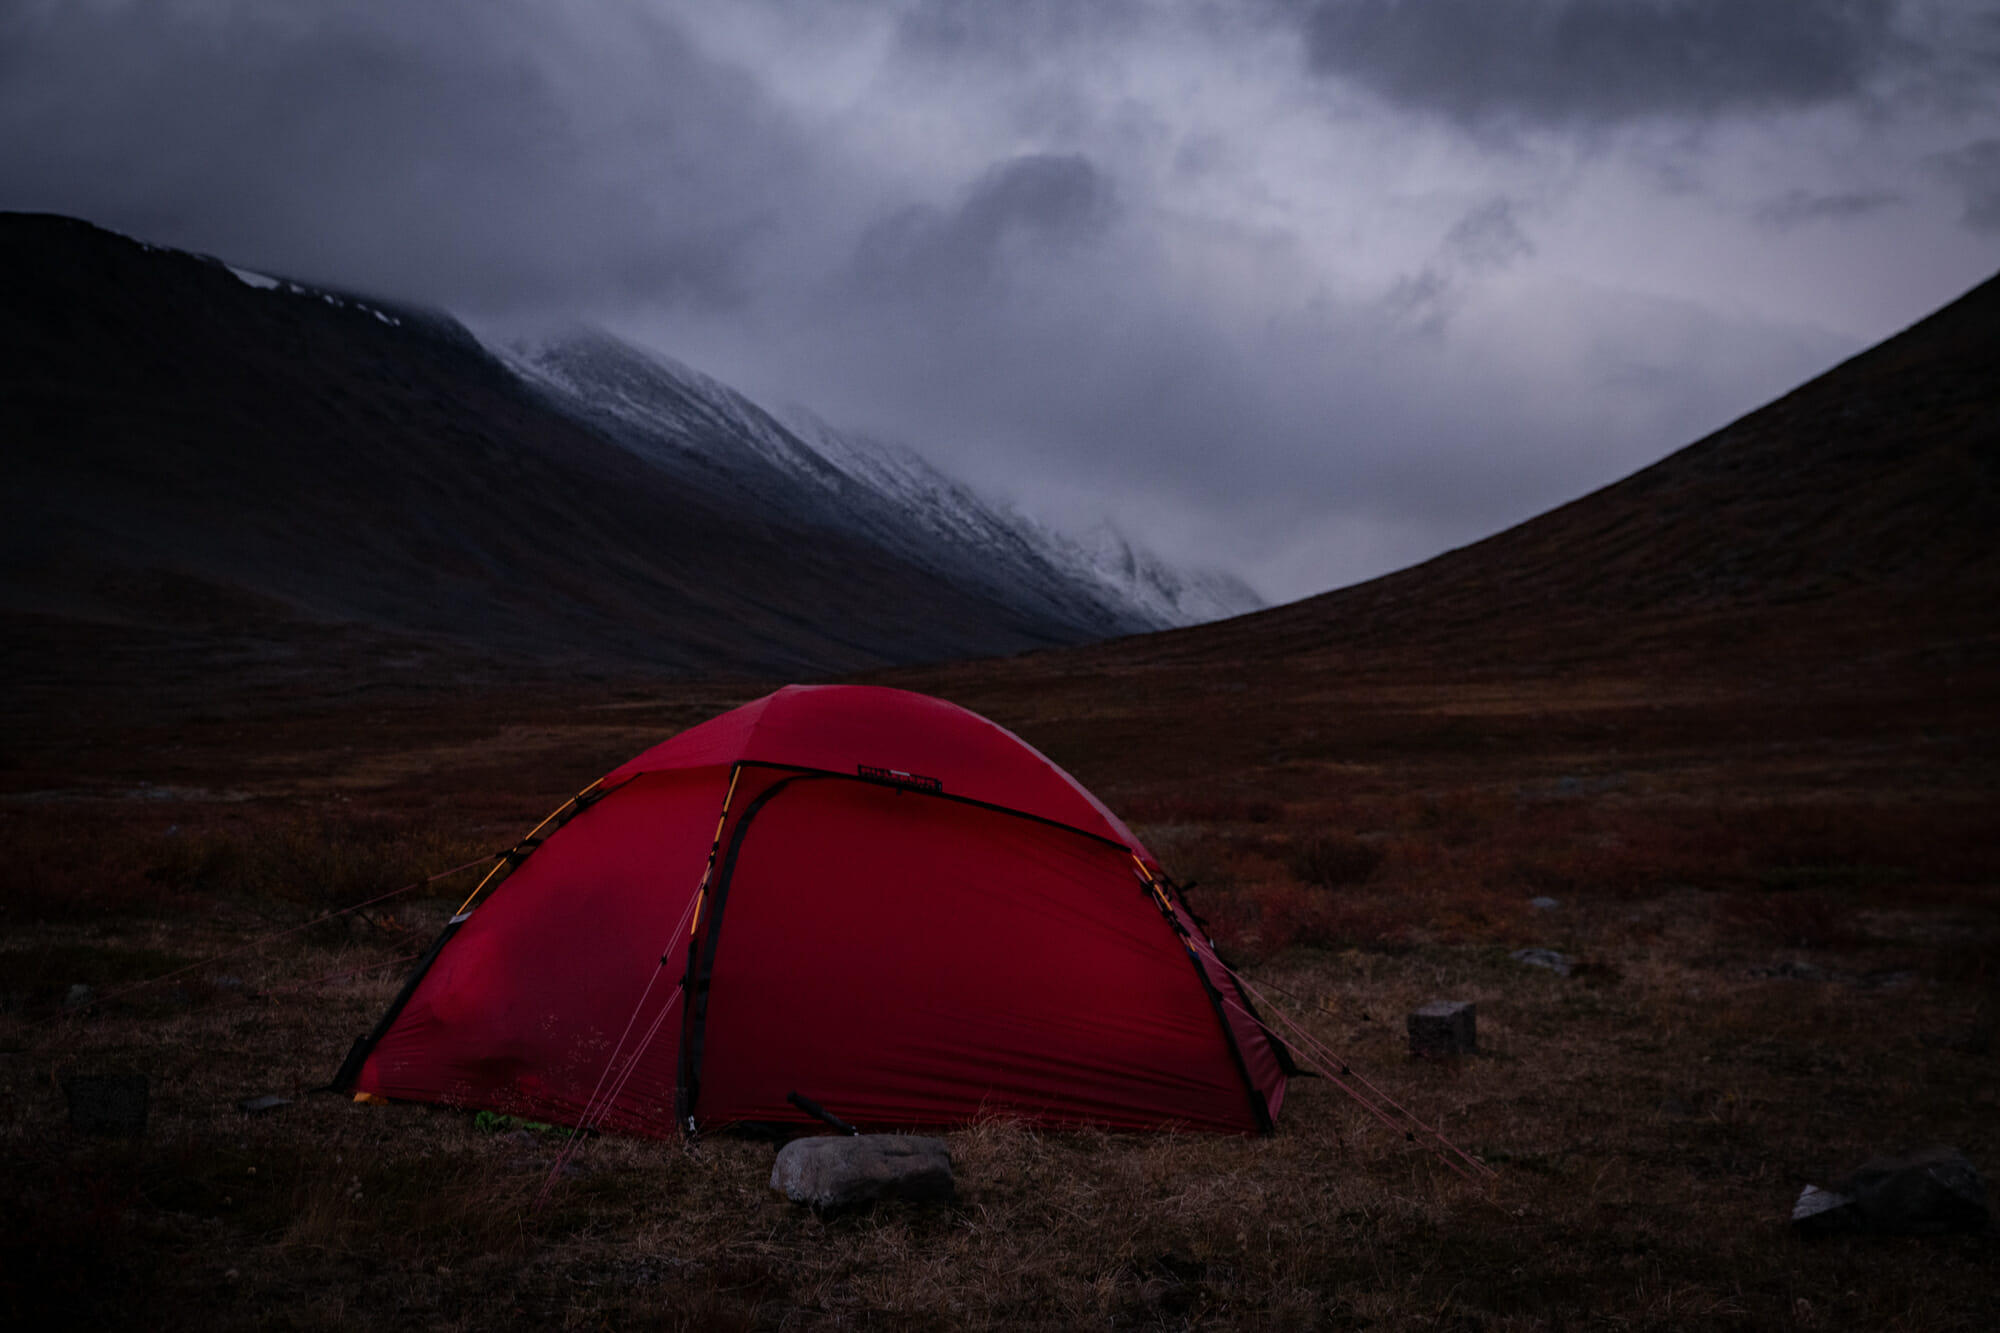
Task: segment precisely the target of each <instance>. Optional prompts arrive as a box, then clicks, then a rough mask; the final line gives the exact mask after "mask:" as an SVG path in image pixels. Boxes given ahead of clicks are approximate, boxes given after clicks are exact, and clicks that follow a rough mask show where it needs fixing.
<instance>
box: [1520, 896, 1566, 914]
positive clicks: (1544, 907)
mask: <svg viewBox="0 0 2000 1333" xmlns="http://www.w3.org/2000/svg"><path fill="white" fill-rule="evenodd" d="M1528 906H1530V907H1532V908H1534V909H1535V910H1536V911H1537V912H1553V911H1555V910H1556V909H1557V908H1558V907H1561V906H1562V899H1560V898H1530V899H1528Z"/></svg>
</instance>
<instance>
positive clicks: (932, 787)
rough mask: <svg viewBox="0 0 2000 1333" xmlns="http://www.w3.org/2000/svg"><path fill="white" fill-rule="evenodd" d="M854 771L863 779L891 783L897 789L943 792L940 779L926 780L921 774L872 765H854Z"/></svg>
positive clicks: (942, 782) (942, 783)
mask: <svg viewBox="0 0 2000 1333" xmlns="http://www.w3.org/2000/svg"><path fill="white" fill-rule="evenodd" d="M854 771H855V772H857V773H859V774H860V775H861V776H862V777H864V778H873V779H874V780H875V781H877V782H893V783H895V784H896V785H897V786H898V787H912V788H914V789H916V790H917V791H943V790H944V780H943V779H942V778H927V777H925V776H924V775H923V774H921V773H905V772H904V771H903V770H902V769H900V768H877V767H876V766H875V765H873V764H856V765H855V766H854Z"/></svg>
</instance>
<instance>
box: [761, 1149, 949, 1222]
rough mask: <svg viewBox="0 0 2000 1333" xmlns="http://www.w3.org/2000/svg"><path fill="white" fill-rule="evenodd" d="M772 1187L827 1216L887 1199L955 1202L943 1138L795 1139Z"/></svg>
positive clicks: (782, 1155)
mask: <svg viewBox="0 0 2000 1333" xmlns="http://www.w3.org/2000/svg"><path fill="white" fill-rule="evenodd" d="M771 1188H772V1189H774V1190H779V1191H781V1192H782V1193H783V1194H784V1195H785V1197H786V1198H788V1199H790V1200H792V1202H794V1203H804V1204H811V1205H812V1206H813V1207H814V1208H817V1209H820V1210H822V1211H826V1210H832V1209H838V1208H850V1207H854V1206H856V1205H858V1204H866V1203H875V1202H877V1201H879V1200H882V1199H908V1200H911V1201H914V1202H922V1201H926V1200H932V1199H949V1198H951V1197H952V1194H953V1191H954V1188H955V1186H954V1184H953V1181H952V1175H951V1150H950V1149H949V1148H947V1147H946V1146H945V1142H944V1140H943V1139H928V1138H917V1137H915V1136H912V1135H908V1134H857V1135H843V1136H840V1137H831V1138H814V1139H793V1140H792V1141H791V1142H790V1143H787V1144H786V1145H785V1146H784V1147H783V1148H781V1149H779V1150H778V1160H777V1161H776V1162H775V1163H774V1164H773V1165H772V1167H771Z"/></svg>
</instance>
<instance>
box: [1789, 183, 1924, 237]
mask: <svg viewBox="0 0 2000 1333" xmlns="http://www.w3.org/2000/svg"><path fill="white" fill-rule="evenodd" d="M1902 201H1903V197H1902V196H1901V195H1900V194H1898V193H1896V192H1895V191H1894V190H1846V191H1843V192H1841V193H1838V194H1818V193H1815V192H1813V191H1811V190H1787V191H1785V193H1783V194H1781V195H1779V196H1778V197H1777V198H1775V199H1772V200H1771V201H1769V202H1768V203H1766V204H1764V205H1763V206H1762V207H1761V208H1759V209H1758V210H1757V220H1758V221H1759V222H1762V223H1765V224H1766V225H1768V226H1772V227H1776V228H1777V229H1778V230H1780V231H1790V230H1792V229H1793V228H1795V227H1803V226H1806V225H1808V224H1810V223H1814V222H1839V221H1843V220H1846V219H1849V218H1859V217H1866V216H1867V215H1868V214H1870V213H1878V212H1880V211H1881V210H1883V209H1885V208H1894V207H1895V206H1896V205H1897V204H1899V203H1901V202H1902Z"/></svg>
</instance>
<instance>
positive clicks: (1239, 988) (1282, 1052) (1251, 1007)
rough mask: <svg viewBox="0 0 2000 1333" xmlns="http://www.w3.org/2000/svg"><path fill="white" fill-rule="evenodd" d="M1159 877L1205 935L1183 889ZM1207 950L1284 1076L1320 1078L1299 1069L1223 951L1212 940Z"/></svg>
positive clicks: (1288, 1048) (1165, 878) (1289, 1050)
mask: <svg viewBox="0 0 2000 1333" xmlns="http://www.w3.org/2000/svg"><path fill="white" fill-rule="evenodd" d="M1160 878H1161V879H1162V880H1165V882H1166V886H1167V888H1168V889H1169V890H1170V891H1171V892H1172V893H1173V895H1174V901H1175V902H1176V903H1178V904H1180V907H1181V910H1182V911H1184V912H1186V913H1187V914H1188V915H1189V916H1190V917H1193V918H1194V923H1195V924H1196V925H1198V926H1200V927H1201V928H1202V931H1203V933H1204V934H1206V932H1207V930H1208V922H1206V921H1203V920H1202V919H1201V918H1200V917H1199V916H1196V915H1195V910H1194V909H1193V908H1192V907H1189V906H1188V903H1187V899H1186V898H1184V897H1182V896H1181V886H1180V885H1178V884H1176V883H1174V882H1173V881H1172V880H1171V879H1167V877H1166V876H1164V875H1162V876H1161V877H1160ZM1208 949H1209V952H1210V953H1212V954H1214V955H1215V961H1216V962H1218V963H1220V964H1222V970H1223V972H1224V973H1225V974H1226V975H1227V976H1228V977H1229V988H1230V989H1231V990H1233V991H1235V992H1236V998H1237V1000H1239V1001H1240V1002H1241V1003H1242V1005H1243V1012H1245V1013H1246V1014H1249V1015H1250V1021H1251V1022H1253V1023H1255V1024H1256V1025H1257V1030H1258V1031H1259V1032H1262V1033H1263V1034H1264V1042H1265V1044H1266V1045H1268V1046H1269V1047H1270V1048H1271V1054H1272V1056H1274V1057H1275V1058H1276V1059H1277V1061H1278V1068H1279V1070H1280V1071H1282V1072H1283V1073H1284V1075H1285V1077H1286V1078H1299V1077H1306V1078H1317V1077H1318V1075H1316V1074H1305V1073H1302V1071H1301V1070H1300V1069H1299V1063H1298V1061H1296V1060H1294V1059H1293V1058H1292V1051H1291V1048H1290V1047H1289V1046H1287V1045H1285V1043H1284V1039H1283V1038H1281V1037H1279V1036H1278V1034H1277V1033H1275V1032H1273V1031H1271V1025H1270V1024H1269V1023H1266V1022H1265V1021H1264V1016H1263V1015H1262V1014H1260V1013H1258V1012H1257V1006H1256V1005H1255V1004H1254V1003H1252V1002H1251V999H1250V996H1249V995H1248V994H1247V993H1246V992H1245V991H1244V989H1243V982H1242V981H1241V980H1240V979H1238V977H1237V975H1236V969H1235V968H1233V967H1231V966H1230V965H1229V960H1228V959H1226V958H1224V957H1223V956H1222V953H1221V951H1220V950H1218V949H1217V948H1216V947H1215V943H1214V941H1213V940H1211V941H1209V946H1208Z"/></svg>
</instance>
